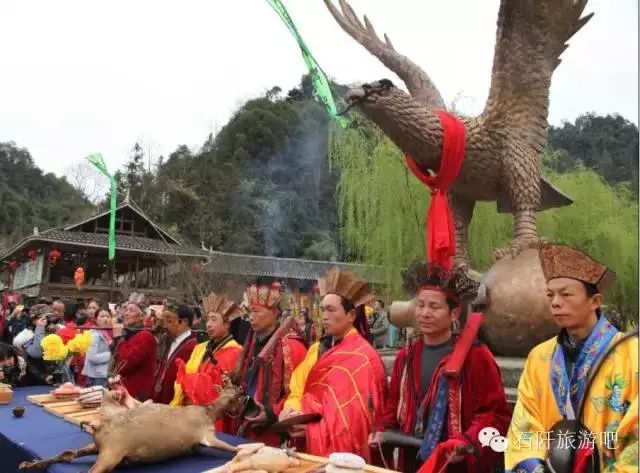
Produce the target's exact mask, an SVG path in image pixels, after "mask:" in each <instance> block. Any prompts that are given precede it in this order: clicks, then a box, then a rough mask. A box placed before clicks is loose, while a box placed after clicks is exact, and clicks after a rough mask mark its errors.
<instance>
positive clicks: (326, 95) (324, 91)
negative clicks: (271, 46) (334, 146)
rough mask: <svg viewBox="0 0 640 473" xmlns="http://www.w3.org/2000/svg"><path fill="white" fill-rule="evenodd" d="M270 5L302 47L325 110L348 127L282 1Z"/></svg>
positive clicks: (323, 75) (278, 0) (326, 81)
mask: <svg viewBox="0 0 640 473" xmlns="http://www.w3.org/2000/svg"><path fill="white" fill-rule="evenodd" d="M267 1H268V2H269V5H271V7H272V8H273V9H274V10H275V11H276V13H278V15H279V16H280V18H281V19H282V21H283V22H284V24H285V25H287V28H288V29H289V31H290V32H291V34H292V35H293V37H294V38H295V39H296V41H297V42H298V46H299V47H300V51H301V52H302V57H303V58H304V62H305V63H306V65H307V69H308V70H309V74H310V75H311V80H312V81H313V88H314V90H315V91H316V94H318V97H319V98H320V101H321V102H322V103H323V104H324V106H325V108H326V109H327V112H328V113H329V115H331V116H332V117H333V118H335V119H336V120H337V122H338V123H339V124H340V125H342V126H343V127H346V126H347V120H346V119H345V118H344V117H343V116H340V115H338V109H337V108H336V103H335V101H334V100H333V93H332V92H331V86H330V85H329V81H328V80H327V76H326V75H325V73H324V72H323V71H322V69H321V68H320V65H319V64H318V62H317V61H316V60H315V58H314V57H313V55H312V54H311V51H309V48H308V47H307V45H306V43H305V42H304V40H303V39H302V36H300V33H298V29H297V28H296V25H295V24H294V23H293V20H292V19H291V17H290V16H289V13H288V12H287V9H286V8H285V7H284V5H283V4H282V2H281V1H280V0H267Z"/></svg>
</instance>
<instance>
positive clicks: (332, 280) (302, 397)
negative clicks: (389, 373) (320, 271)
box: [280, 268, 387, 462]
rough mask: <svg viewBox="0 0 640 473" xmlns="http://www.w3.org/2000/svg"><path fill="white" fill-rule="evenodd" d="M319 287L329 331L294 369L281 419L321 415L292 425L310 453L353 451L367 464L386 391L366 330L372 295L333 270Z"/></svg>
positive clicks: (379, 362) (364, 286) (352, 277)
mask: <svg viewBox="0 0 640 473" xmlns="http://www.w3.org/2000/svg"><path fill="white" fill-rule="evenodd" d="M319 287H320V290H321V294H322V295H323V298H322V303H321V305H320V311H321V314H322V325H323V327H324V329H325V333H326V334H327V335H326V336H325V337H323V338H322V339H320V341H319V342H316V343H314V344H313V345H312V346H311V348H310V349H309V351H308V353H307V356H306V357H305V360H304V361H303V362H302V363H301V364H300V365H299V366H298V367H297V368H296V370H295V371H294V373H293V377H292V378H291V385H290V386H291V394H289V397H288V398H287V401H286V402H285V409H284V410H283V411H282V413H281V414H280V419H281V420H285V419H287V418H290V417H293V416H295V415H298V414H302V413H304V414H314V413H315V414H320V415H321V416H322V418H321V420H319V421H318V422H311V423H309V424H307V425H306V427H303V428H302V429H300V428H297V429H295V430H299V431H300V432H302V433H304V431H305V430H306V433H304V436H305V440H306V447H305V448H306V451H307V452H308V453H311V454H313V455H319V456H324V457H328V456H329V455H330V454H331V453H333V452H351V453H355V454H357V455H359V456H361V457H363V458H364V459H365V460H366V461H367V462H370V461H371V452H370V448H369V444H368V437H369V434H370V433H371V431H372V426H373V424H374V421H375V418H376V417H379V416H381V415H382V414H383V408H384V399H385V398H386V389H387V377H386V373H385V369H384V364H383V363H382V359H381V358H380V355H379V354H378V352H377V351H376V350H375V349H374V348H373V346H371V344H370V343H369V341H368V340H367V333H366V327H367V320H366V316H365V312H364V304H365V303H366V302H368V301H370V300H373V298H374V297H373V295H372V294H370V293H369V286H368V284H367V283H366V282H364V281H358V280H357V279H356V277H355V275H354V274H353V273H351V272H344V271H340V270H339V269H337V268H336V269H333V270H331V271H329V273H327V275H326V276H325V277H324V278H323V279H322V280H321V281H320V282H319ZM354 287H357V288H358V289H357V290H356V291H354V290H353V288H354ZM292 435H293V436H297V432H294V433H292Z"/></svg>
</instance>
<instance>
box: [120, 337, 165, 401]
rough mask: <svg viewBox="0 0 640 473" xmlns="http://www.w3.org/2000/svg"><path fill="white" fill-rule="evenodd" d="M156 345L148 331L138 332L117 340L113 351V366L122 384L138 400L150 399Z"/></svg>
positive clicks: (154, 368) (154, 369)
mask: <svg viewBox="0 0 640 473" xmlns="http://www.w3.org/2000/svg"><path fill="white" fill-rule="evenodd" d="M157 347H158V344H157V342H156V339H155V337H154V336H153V334H152V333H151V332H150V331H148V330H140V331H139V332H136V333H134V334H133V335H131V336H130V337H128V338H126V339H125V338H122V339H120V340H119V342H118V345H117V346H116V348H115V350H114V360H113V366H114V367H116V368H118V374H120V376H121V378H122V384H123V385H124V387H125V388H126V389H127V391H128V392H129V394H131V396H133V397H135V398H136V399H138V400H146V399H148V398H150V397H151V392H152V390H153V378H154V373H155V371H156V358H157V355H156V352H157Z"/></svg>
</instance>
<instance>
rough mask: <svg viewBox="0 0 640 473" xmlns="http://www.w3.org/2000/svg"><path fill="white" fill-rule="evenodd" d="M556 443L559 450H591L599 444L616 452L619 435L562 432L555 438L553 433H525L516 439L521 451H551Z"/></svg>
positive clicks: (614, 433) (615, 433)
mask: <svg viewBox="0 0 640 473" xmlns="http://www.w3.org/2000/svg"><path fill="white" fill-rule="evenodd" d="M554 441H555V442H556V448H558V449H589V448H594V447H595V446H596V444H599V445H602V446H604V448H606V449H609V450H615V448H616V444H617V442H618V433H617V432H600V433H597V434H596V433H593V432H589V431H586V430H580V431H578V432H577V433H576V432H571V431H569V430H567V431H564V432H563V431H562V430H560V431H558V433H557V435H556V436H554V433H553V432H523V433H521V434H520V436H519V437H518V438H517V439H516V447H517V448H520V449H549V446H550V444H551V442H554Z"/></svg>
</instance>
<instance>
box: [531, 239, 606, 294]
mask: <svg viewBox="0 0 640 473" xmlns="http://www.w3.org/2000/svg"><path fill="white" fill-rule="evenodd" d="M540 263H541V264H542V272H543V273H544V277H545V279H546V280H547V281H549V280H550V279H555V278H571V279H577V280H578V281H582V282H584V283H587V284H591V285H593V286H595V287H596V288H598V291H600V292H604V291H605V290H606V289H607V288H608V287H609V286H611V284H613V282H614V281H615V280H616V273H614V272H613V271H611V270H610V269H609V268H607V267H606V266H605V265H604V264H602V263H599V262H598V261H596V260H594V259H593V258H591V257H590V256H588V255H586V254H585V253H583V252H582V251H580V250H576V249H575V248H571V247H570V246H566V245H545V246H544V247H543V248H542V249H541V250H540Z"/></svg>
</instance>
